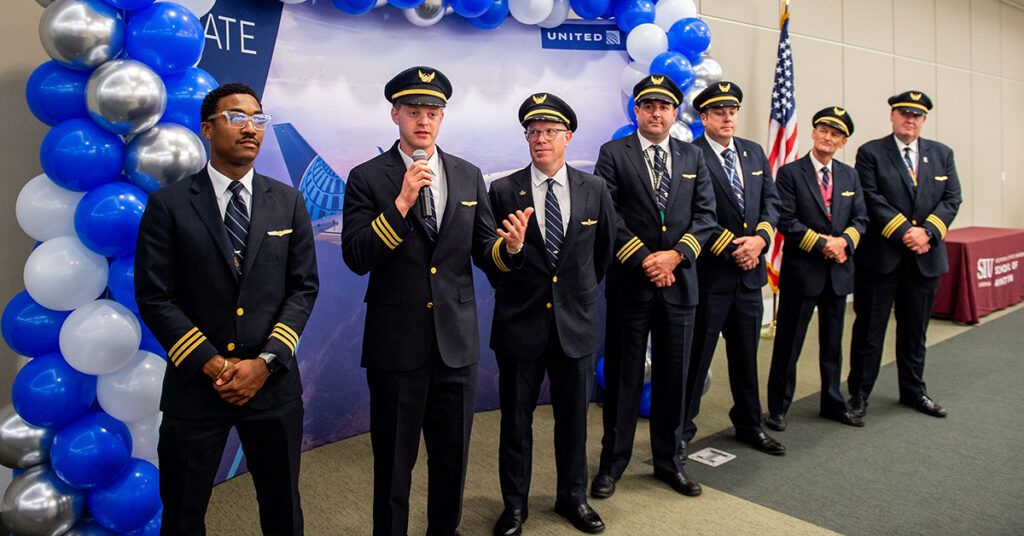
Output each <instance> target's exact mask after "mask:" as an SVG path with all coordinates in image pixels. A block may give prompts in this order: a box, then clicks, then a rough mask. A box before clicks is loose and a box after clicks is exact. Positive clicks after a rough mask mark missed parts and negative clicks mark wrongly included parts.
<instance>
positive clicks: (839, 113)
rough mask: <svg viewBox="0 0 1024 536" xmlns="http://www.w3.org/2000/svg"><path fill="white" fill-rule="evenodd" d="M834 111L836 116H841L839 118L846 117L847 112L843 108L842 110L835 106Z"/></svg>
mask: <svg viewBox="0 0 1024 536" xmlns="http://www.w3.org/2000/svg"><path fill="white" fill-rule="evenodd" d="M832 111H833V112H835V114H836V115H837V116H839V117H842V116H844V115H846V110H844V109H842V108H840V107H838V106H833V107H832Z"/></svg>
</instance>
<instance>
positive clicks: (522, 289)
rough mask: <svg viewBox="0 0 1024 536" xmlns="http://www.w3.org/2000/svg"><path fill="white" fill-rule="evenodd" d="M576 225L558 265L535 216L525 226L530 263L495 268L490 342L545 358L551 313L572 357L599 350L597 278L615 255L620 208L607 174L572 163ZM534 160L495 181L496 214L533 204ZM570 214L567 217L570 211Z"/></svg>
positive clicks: (500, 349)
mask: <svg viewBox="0 0 1024 536" xmlns="http://www.w3.org/2000/svg"><path fill="white" fill-rule="evenodd" d="M566 172H567V175H568V182H569V198H570V201H569V204H570V207H569V209H570V213H569V214H568V218H569V224H568V229H567V230H566V232H565V238H564V239H563V240H562V246H561V248H560V249H559V253H558V262H557V264H556V265H555V267H554V268H553V269H552V268H551V266H550V264H549V263H548V258H547V251H546V249H545V246H544V236H543V235H542V234H541V231H540V225H538V224H537V220H536V218H530V222H529V224H528V227H527V229H526V240H525V242H524V250H523V266H522V268H521V269H519V270H515V271H512V272H501V271H499V270H496V269H491V270H488V277H489V278H490V281H491V285H492V286H494V287H495V294H494V321H493V322H492V323H491V348H492V349H494V351H495V352H497V353H498V354H499V355H505V356H511V357H515V358H518V359H534V358H537V357H540V356H541V355H542V354H543V352H544V348H545V346H546V345H547V341H548V338H549V337H550V336H551V334H550V331H551V326H552V318H554V325H556V326H557V331H558V339H559V341H560V342H561V344H562V350H563V351H564V352H565V354H566V355H567V356H569V357H584V356H588V355H591V354H593V353H595V352H597V349H598V347H599V346H600V344H601V309H600V303H599V300H598V299H599V298H600V297H601V288H600V287H599V286H598V283H599V282H600V281H601V279H602V278H604V273H605V270H607V269H608V263H609V262H611V258H612V252H611V247H612V240H613V239H614V236H615V234H614V233H615V212H614V211H613V209H612V200H611V197H610V196H609V195H608V189H607V188H605V185H604V181H603V180H602V179H601V178H600V177H596V176H594V175H591V174H589V173H584V172H582V171H579V170H576V169H573V168H571V167H569V166H568V165H567V166H566ZM531 182H532V181H531V176H530V167H529V166H527V167H526V168H525V169H521V170H519V171H517V172H515V173H513V174H512V175H510V176H508V177H503V178H501V179H498V180H496V181H494V182H493V183H492V184H491V192H490V201H491V209H492V210H493V211H494V217H495V219H504V218H505V217H506V216H507V215H508V214H510V213H514V212H515V211H517V210H525V209H526V208H527V207H532V206H534V205H533V187H532V184H531ZM563 217H566V215H565V214H563Z"/></svg>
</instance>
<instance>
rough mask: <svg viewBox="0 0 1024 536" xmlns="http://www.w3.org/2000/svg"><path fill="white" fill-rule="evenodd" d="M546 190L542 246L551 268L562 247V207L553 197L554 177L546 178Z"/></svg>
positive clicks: (556, 260)
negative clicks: (546, 253)
mask: <svg viewBox="0 0 1024 536" xmlns="http://www.w3.org/2000/svg"><path fill="white" fill-rule="evenodd" d="M546 182H547V184H548V192H547V194H546V195H545V196H544V248H545V249H546V250H547V252H548V264H550V265H551V267H552V268H554V267H555V263H556V262H558V249H559V248H561V247H562V238H563V236H562V209H561V207H559V206H558V198H557V197H555V179H548V180H547V181H546Z"/></svg>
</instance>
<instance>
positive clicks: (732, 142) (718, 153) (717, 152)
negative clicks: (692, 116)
mask: <svg viewBox="0 0 1024 536" xmlns="http://www.w3.org/2000/svg"><path fill="white" fill-rule="evenodd" d="M704 139H706V140H708V145H710V146H711V150H713V151H715V156H717V157H718V163H719V164H722V169H723V170H724V169H726V168H725V159H724V158H722V151H724V150H726V149H732V152H733V154H735V156H736V174H737V175H739V177H740V184H742V185H744V186H746V181H745V180H744V179H743V165H742V164H740V155H739V153H738V152H737V151H736V140H734V139H732V138H729V146H728V147H723V146H722V145H719V144H718V142H717V141H715V140H713V139H711V136H704ZM725 177H726V178H729V172H728V170H726V173H725Z"/></svg>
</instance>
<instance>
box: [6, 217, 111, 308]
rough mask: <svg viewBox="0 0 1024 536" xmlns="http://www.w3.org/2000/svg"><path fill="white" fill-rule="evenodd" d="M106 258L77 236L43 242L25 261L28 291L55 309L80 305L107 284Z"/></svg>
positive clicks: (97, 294)
mask: <svg viewBox="0 0 1024 536" xmlns="http://www.w3.org/2000/svg"><path fill="white" fill-rule="evenodd" d="M108 272H109V266H108V265H107V258H106V257H104V256H103V255H100V254H97V253H93V252H92V251H90V250H89V248H87V247H85V244H83V243H82V242H81V241H79V240H78V238H77V237H74V236H58V237H56V238H51V239H49V240H47V241H46V242H43V243H42V244H40V245H39V247H37V248H36V249H35V251H33V252H32V253H31V254H30V255H29V256H28V260H27V261H25V272H24V278H25V290H27V291H28V294H29V296H31V297H32V299H33V300H35V301H36V303H38V304H39V305H42V306H43V307H46V308H48V309H53V310H55V311H70V310H72V309H75V308H78V307H81V306H83V305H85V304H87V303H89V302H91V301H92V300H95V299H96V297H97V296H99V295H100V294H102V293H103V289H105V288H106V287H107V274H108Z"/></svg>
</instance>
